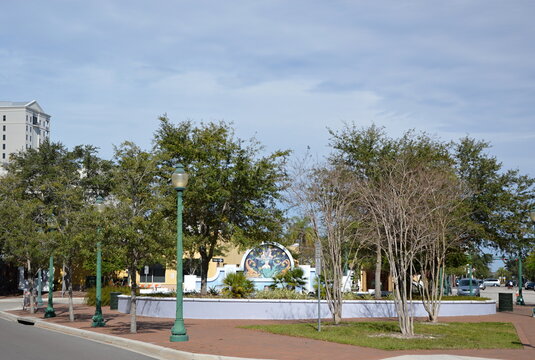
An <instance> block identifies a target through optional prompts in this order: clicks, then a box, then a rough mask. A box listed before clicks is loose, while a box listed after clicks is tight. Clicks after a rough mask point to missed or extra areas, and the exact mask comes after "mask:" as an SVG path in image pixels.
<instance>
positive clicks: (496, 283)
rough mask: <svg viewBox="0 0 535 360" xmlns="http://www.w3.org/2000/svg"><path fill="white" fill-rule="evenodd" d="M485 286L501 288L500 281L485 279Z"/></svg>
mask: <svg viewBox="0 0 535 360" xmlns="http://www.w3.org/2000/svg"><path fill="white" fill-rule="evenodd" d="M483 284H485V286H500V280H498V279H485V280H483Z"/></svg>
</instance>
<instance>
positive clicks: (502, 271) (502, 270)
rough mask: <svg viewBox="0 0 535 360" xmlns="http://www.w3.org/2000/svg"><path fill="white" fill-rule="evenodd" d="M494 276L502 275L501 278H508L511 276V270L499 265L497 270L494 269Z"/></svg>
mask: <svg viewBox="0 0 535 360" xmlns="http://www.w3.org/2000/svg"><path fill="white" fill-rule="evenodd" d="M496 276H497V277H500V278H501V277H503V278H506V279H510V278H511V272H510V271H509V270H507V269H506V268H504V267H500V268H498V270H496Z"/></svg>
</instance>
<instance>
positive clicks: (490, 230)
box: [452, 137, 535, 255]
mask: <svg viewBox="0 0 535 360" xmlns="http://www.w3.org/2000/svg"><path fill="white" fill-rule="evenodd" d="M489 147H490V145H489V143H487V142H485V141H478V140H475V139H471V138H468V137H465V138H462V139H461V140H460V141H459V142H458V143H456V144H455V145H454V148H453V150H452V154H453V156H454V158H455V167H456V172H457V174H458V176H459V178H460V179H461V180H463V181H464V182H465V183H466V184H467V186H468V188H469V189H470V198H469V201H468V206H469V216H468V217H466V218H465V219H464V224H463V227H464V229H465V234H464V244H465V247H466V248H467V249H476V248H477V247H484V246H490V247H492V248H494V249H497V250H499V251H501V252H502V253H505V254H507V253H514V254H519V253H521V254H523V255H525V254H526V252H527V251H529V250H530V249H532V248H533V246H535V242H534V241H535V239H534V238H533V237H528V236H526V234H528V233H529V229H530V226H531V224H530V219H529V212H530V211H531V207H532V204H533V203H534V202H535V188H534V184H535V179H533V178H530V177H528V176H526V175H521V174H520V172H519V171H518V170H504V169H503V167H502V164H501V163H500V162H499V161H498V160H497V159H496V158H495V157H493V156H490V155H489V154H488V153H487V152H486V151H487V149H488V148H489Z"/></svg>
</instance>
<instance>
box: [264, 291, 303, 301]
mask: <svg viewBox="0 0 535 360" xmlns="http://www.w3.org/2000/svg"><path fill="white" fill-rule="evenodd" d="M254 298H255V299H289V300H307V299H308V300H310V299H313V298H311V297H310V296H308V295H307V294H302V293H298V292H296V291H294V290H290V289H273V290H262V291H257V292H255V293H254Z"/></svg>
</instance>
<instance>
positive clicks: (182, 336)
mask: <svg viewBox="0 0 535 360" xmlns="http://www.w3.org/2000/svg"><path fill="white" fill-rule="evenodd" d="M188 177H189V176H188V174H187V173H186V172H185V171H184V166H183V165H182V164H178V165H177V167H176V170H175V172H174V173H173V175H172V176H171V183H172V185H173V187H174V188H175V190H176V191H177V212H176V232H177V237H176V316H175V324H174V325H173V328H172V329H171V337H170V340H171V342H179V341H188V340H189V337H188V335H187V333H186V327H185V326H184V315H183V312H184V308H183V306H184V304H183V296H182V295H183V294H182V292H183V290H182V281H183V280H182V252H183V249H182V211H183V205H182V196H183V193H184V190H185V189H186V185H187V184H188Z"/></svg>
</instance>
